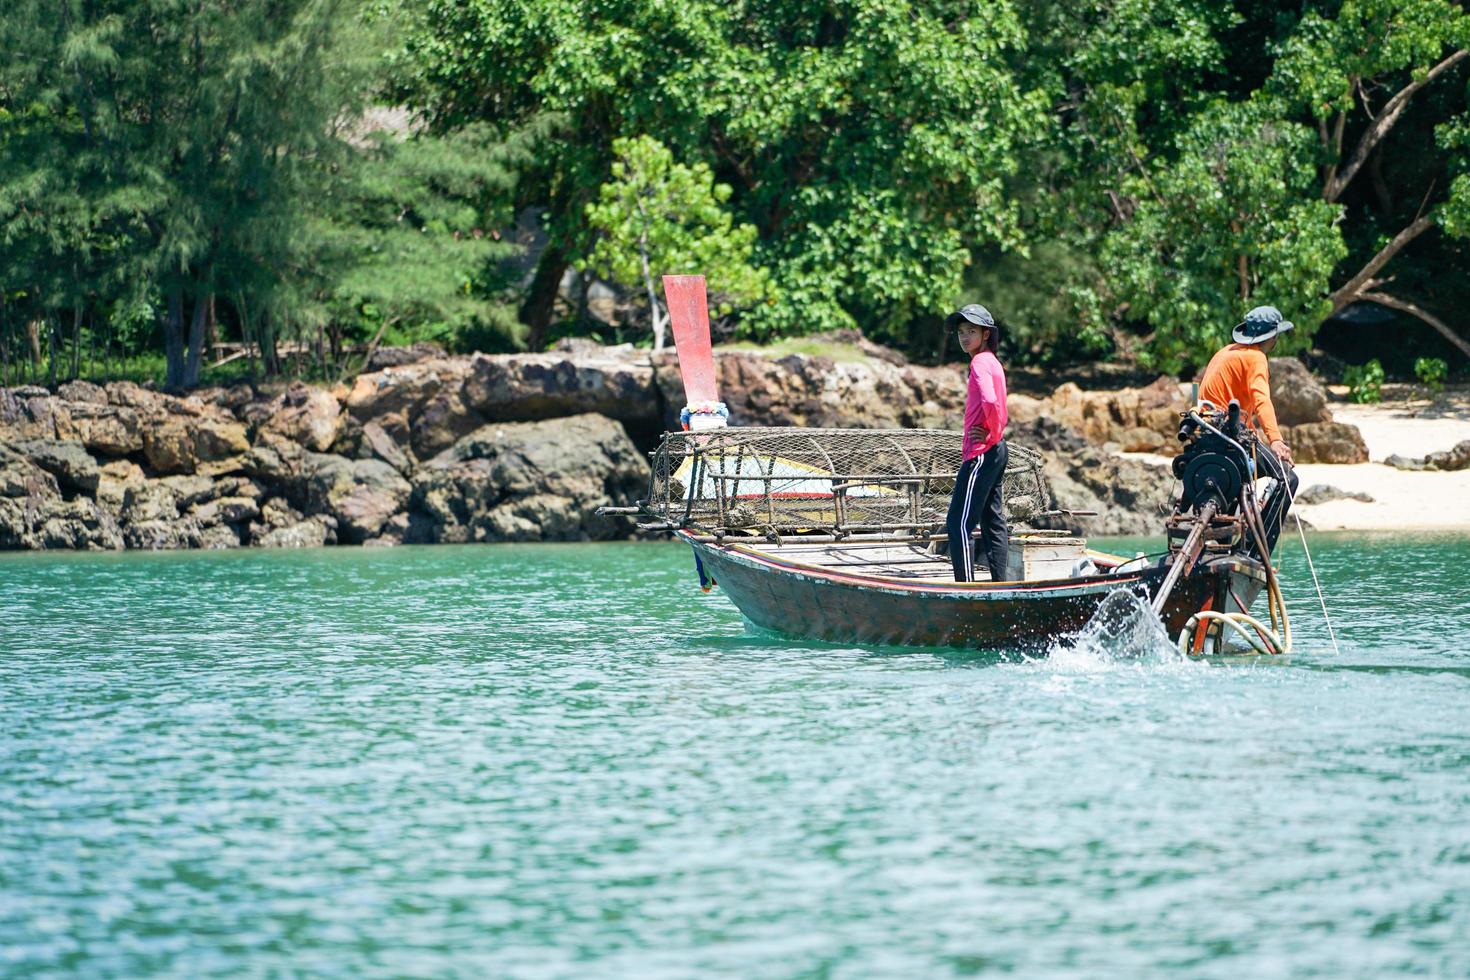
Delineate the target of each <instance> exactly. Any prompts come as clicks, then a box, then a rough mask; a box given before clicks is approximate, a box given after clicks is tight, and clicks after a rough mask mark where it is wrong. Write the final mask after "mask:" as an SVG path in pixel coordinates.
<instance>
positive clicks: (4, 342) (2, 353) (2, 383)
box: [0, 299, 10, 387]
mask: <svg viewBox="0 0 1470 980" xmlns="http://www.w3.org/2000/svg"><path fill="white" fill-rule="evenodd" d="M9 386H10V318H9V317H7V316H6V315H5V303H4V301H3V299H0V387H9Z"/></svg>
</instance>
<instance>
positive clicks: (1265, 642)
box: [1178, 575, 1291, 657]
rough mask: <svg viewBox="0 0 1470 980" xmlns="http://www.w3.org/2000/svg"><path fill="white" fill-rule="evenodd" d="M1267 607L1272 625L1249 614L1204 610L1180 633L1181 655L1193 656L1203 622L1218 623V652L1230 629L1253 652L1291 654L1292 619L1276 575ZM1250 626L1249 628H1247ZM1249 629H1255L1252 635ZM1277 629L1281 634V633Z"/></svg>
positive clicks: (1216, 646) (1270, 586)
mask: <svg viewBox="0 0 1470 980" xmlns="http://www.w3.org/2000/svg"><path fill="white" fill-rule="evenodd" d="M1266 596H1267V608H1268V609H1269V610H1270V612H1271V625H1270V626H1267V625H1266V624H1265V623H1263V622H1261V621H1260V620H1259V619H1256V618H1255V617H1254V616H1252V615H1251V614H1250V613H1247V612H1244V611H1241V612H1232V613H1222V612H1216V611H1214V610H1213V609H1202V610H1200V611H1199V612H1197V613H1195V614H1194V615H1193V616H1190V617H1189V621H1188V622H1186V623H1185V624H1184V629H1182V630H1180V631H1179V643H1178V646H1179V653H1180V654H1181V655H1182V656H1186V657H1189V656H1193V655H1194V653H1193V651H1192V650H1191V649H1190V646H1191V642H1192V640H1193V637H1194V632H1195V630H1197V629H1198V628H1199V625H1200V624H1201V623H1211V622H1213V623H1219V624H1220V627H1219V632H1218V633H1217V634H1216V635H1215V649H1216V652H1219V651H1220V650H1222V649H1223V648H1224V645H1225V631H1226V628H1227V627H1228V628H1229V629H1231V630H1233V631H1234V632H1236V633H1238V634H1240V635H1241V636H1242V637H1244V638H1245V641H1246V642H1247V643H1249V644H1250V645H1251V649H1253V650H1255V651H1256V652H1257V653H1261V654H1267V655H1273V654H1283V653H1290V652H1291V619H1290V618H1289V617H1288V616H1287V615H1286V602H1285V600H1283V599H1282V598H1281V586H1280V585H1278V584H1277V581H1276V576H1275V575H1272V576H1271V578H1270V581H1269V582H1268V583H1267V585H1266ZM1247 627H1249V629H1247ZM1250 630H1254V631H1255V632H1254V633H1252V632H1250ZM1278 630H1279V631H1280V632H1278Z"/></svg>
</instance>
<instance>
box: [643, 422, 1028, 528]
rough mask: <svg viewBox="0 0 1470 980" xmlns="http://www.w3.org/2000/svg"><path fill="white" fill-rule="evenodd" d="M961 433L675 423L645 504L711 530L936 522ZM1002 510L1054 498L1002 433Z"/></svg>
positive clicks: (677, 521)
mask: <svg viewBox="0 0 1470 980" xmlns="http://www.w3.org/2000/svg"><path fill="white" fill-rule="evenodd" d="M961 444H962V437H961V434H960V433H958V432H950V431H947V430H940V429H792V428H744V427H742V428H731V429H718V430H714V431H707V432H673V433H669V434H668V435H666V436H664V440H663V442H662V443H661V444H660V445H659V447H658V449H657V450H656V451H655V452H654V454H653V470H652V476H651V479H650V482H649V490H648V498H647V499H646V500H645V501H643V507H644V510H645V512H646V513H647V514H649V515H650V516H652V517H654V518H655V519H657V520H659V521H662V522H664V523H666V524H668V525H670V526H673V527H684V528H692V529H696V530H701V531H704V532H707V533H713V534H725V533H731V532H745V533H755V534H795V533H802V532H813V533H828V534H832V535H835V536H837V537H845V536H846V535H849V534H856V533H869V532H886V533H905V534H915V535H923V534H927V533H929V532H931V531H934V530H938V529H941V528H942V527H943V526H944V520H945V515H946V513H947V512H948V509H949V498H950V495H951V494H952V492H953V491H954V478H955V474H956V472H957V471H958V470H959V467H960V460H961ZM1007 445H1008V447H1009V450H1010V460H1009V462H1008V464H1007V466H1006V472H1005V477H1004V484H1003V487H1002V494H1003V496H1004V499H1005V503H1006V509H1007V511H1008V513H1009V516H1010V518H1011V519H1012V521H1015V522H1025V521H1028V520H1030V519H1032V518H1034V517H1036V516H1038V515H1040V514H1042V513H1045V512H1047V511H1049V510H1050V509H1051V508H1052V506H1053V501H1052V499H1051V494H1050V490H1049V487H1048V485H1047V483H1046V480H1045V478H1044V477H1043V476H1042V471H1041V468H1042V462H1043V461H1042V458H1041V455H1040V454H1039V453H1037V452H1036V451H1035V450H1032V449H1029V448H1027V447H1024V446H1017V445H1012V444H1009V443H1008V444H1007Z"/></svg>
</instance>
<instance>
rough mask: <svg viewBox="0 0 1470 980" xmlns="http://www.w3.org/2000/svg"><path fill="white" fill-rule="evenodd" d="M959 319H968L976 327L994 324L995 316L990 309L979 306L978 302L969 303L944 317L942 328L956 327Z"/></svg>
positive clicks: (951, 328)
mask: <svg viewBox="0 0 1470 980" xmlns="http://www.w3.org/2000/svg"><path fill="white" fill-rule="evenodd" d="M961 320H968V321H970V322H971V323H973V324H974V325H975V326H977V327H993V326H995V317H993V316H991V315H990V311H989V310H987V309H986V308H985V307H983V306H981V305H980V304H979V303H971V304H970V305H969V306H962V307H960V308H959V309H958V310H956V311H955V312H953V313H951V314H950V315H949V316H947V317H945V318H944V329H946V330H953V329H954V328H955V327H958V326H959V325H960V321H961Z"/></svg>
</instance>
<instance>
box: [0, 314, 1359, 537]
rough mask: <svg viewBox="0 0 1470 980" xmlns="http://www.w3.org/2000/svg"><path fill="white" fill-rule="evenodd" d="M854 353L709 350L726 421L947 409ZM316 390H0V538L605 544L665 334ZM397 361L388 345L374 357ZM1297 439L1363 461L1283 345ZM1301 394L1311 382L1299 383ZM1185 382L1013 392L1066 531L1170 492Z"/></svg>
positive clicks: (950, 420) (938, 424)
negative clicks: (1144, 455) (636, 342)
mask: <svg viewBox="0 0 1470 980" xmlns="http://www.w3.org/2000/svg"><path fill="white" fill-rule="evenodd" d="M853 350H854V357H853V358H852V359H851V360H847V359H843V360H834V359H833V358H830V357H823V356H815V355H805V354H789V355H786V356H774V355H771V354H767V353H763V352H759V351H744V350H739V351H734V350H732V351H720V352H717V367H718V370H719V374H720V383H721V390H722V392H724V397H725V400H726V402H727V404H728V405H729V407H730V411H731V416H732V419H733V421H734V422H736V423H737V424H746V425H800V426H816V427H860V428H890V427H892V428H957V427H958V426H959V423H960V418H961V414H962V409H963V385H962V380H963V375H962V369H961V368H959V367H958V366H949V367H940V368H933V367H921V366H917V365H911V364H907V363H905V362H904V360H903V358H902V357H901V356H899V355H897V354H895V353H894V352H892V351H887V350H885V349H883V348H879V347H876V346H875V345H872V344H868V343H867V342H866V341H861V340H860V339H858V340H854V341H853ZM384 354H385V360H387V361H389V362H390V363H389V365H388V366H384V367H381V368H380V369H378V370H374V371H371V372H369V373H365V374H362V375H359V376H358V377H357V378H356V379H355V380H354V381H353V383H352V384H351V385H350V386H349V385H339V386H337V387H335V388H333V389H330V390H329V389H325V388H319V387H312V386H308V385H305V384H301V383H294V384H290V385H282V386H277V387H274V388H256V387H252V386H250V385H246V384H241V385H236V386H233V387H228V388H211V389H201V390H198V391H195V392H193V393H191V394H189V395H188V396H185V397H179V396H174V395H167V394H163V393H160V392H157V391H153V390H150V389H148V388H145V387H141V386H139V385H136V384H133V383H130V382H115V383H111V384H107V385H105V386H99V385H95V384H91V383H88V382H80V381H78V382H70V383H68V384H63V385H61V386H59V387H58V388H57V389H56V390H55V391H51V390H48V389H46V388H41V387H34V386H31V387H19V388H0V549H36V550H39V549H50V548H63V549H65V548H73V549H122V548H127V549H154V550H156V549H174V548H235V547H242V546H259V547H309V546H319V545H324V544H352V545H369V546H372V545H393V544H402V543H464V542H481V541H533V540H534V541H575V540H608V539H614V538H624V537H628V536H630V535H631V534H633V533H634V529H633V527H632V525H631V523H630V522H628V521H626V520H623V519H612V518H604V517H599V516H597V514H596V510H597V508H598V507H599V506H601V505H603V504H609V503H612V504H627V503H630V502H632V501H633V500H635V499H636V498H637V497H638V496H640V495H641V494H642V493H643V492H644V490H645V489H646V486H647V463H646V459H647V457H646V456H645V453H646V451H647V450H648V449H650V448H651V447H652V445H653V444H654V442H655V441H656V440H657V437H658V434H659V433H660V432H662V431H664V430H665V429H667V428H672V427H674V426H675V425H677V413H678V410H679V408H680V407H682V405H683V401H684V399H683V388H682V382H681V380H680V378H679V374H678V366H677V362H676V360H675V359H674V357H673V355H672V354H665V355H662V356H660V357H657V358H651V357H650V356H649V355H648V353H647V352H646V351H636V350H634V349H632V348H628V347H623V348H604V347H599V346H596V345H591V344H571V345H567V347H566V349H563V350H559V351H557V352H554V353H547V354H525V355H494V356H490V355H480V354H477V355H472V356H457V357H449V356H444V355H442V353H440V352H437V351H434V350H432V349H430V350H423V349H420V350H416V351H388V352H384ZM392 361H398V362H399V363H391V362H392ZM1272 373H1273V381H1275V382H1276V384H1275V385H1273V386H1274V387H1277V388H1278V389H1279V392H1280V393H1279V395H1278V398H1279V400H1278V402H1277V404H1278V406H1281V408H1282V412H1281V414H1282V416H1283V418H1282V422H1283V424H1286V425H1289V426H1291V427H1292V428H1291V429H1290V431H1289V439H1290V440H1291V441H1292V442H1293V444H1294V446H1296V449H1297V455H1298V458H1299V459H1302V460H1303V461H1307V462H1360V461H1364V460H1366V458H1367V452H1366V448H1364V447H1363V443H1362V438H1361V436H1359V435H1358V434H1357V430H1356V429H1354V428H1353V427H1352V426H1346V425H1342V424H1340V423H1335V422H1333V421H1331V416H1330V413H1329V412H1328V411H1327V409H1326V395H1325V393H1323V392H1322V389H1321V387H1320V386H1319V385H1316V383H1315V382H1314V381H1313V380H1312V379H1311V377H1310V375H1309V374H1307V372H1306V371H1305V369H1304V368H1302V367H1301V366H1300V364H1299V363H1297V362H1295V361H1290V360H1286V361H1276V362H1273V366H1272ZM1319 396H1320V397H1319ZM1186 404H1187V386H1181V385H1179V384H1177V383H1175V382H1173V381H1170V380H1168V379H1164V378H1161V379H1159V381H1157V382H1155V383H1154V384H1152V385H1150V386H1148V387H1146V388H1138V389H1125V390H1123V391H1114V392H1084V391H1082V390H1081V389H1079V388H1077V386H1075V385H1063V386H1062V387H1060V388H1058V389H1057V390H1056V391H1054V392H1052V393H1051V394H1050V395H1047V396H1046V397H1028V396H1027V395H1023V394H1017V395H1014V396H1013V397H1012V399H1011V408H1012V419H1013V429H1012V432H1011V438H1013V439H1014V440H1016V441H1018V442H1022V443H1026V444H1028V445H1033V446H1035V447H1037V448H1039V449H1042V450H1044V451H1046V452H1047V454H1048V459H1049V462H1048V464H1047V475H1048V478H1049V479H1050V480H1051V482H1052V485H1053V489H1054V490H1055V491H1056V493H1057V495H1058V497H1059V499H1060V500H1061V501H1063V503H1064V506H1067V507H1070V508H1073V509H1077V510H1096V511H1098V512H1099V514H1100V516H1099V517H1097V518H1079V519H1078V521H1077V525H1076V526H1077V528H1078V530H1081V531H1083V532H1084V533H1090V534H1099V533H1152V532H1153V531H1155V530H1156V529H1157V527H1158V521H1159V515H1160V512H1161V510H1162V509H1164V508H1166V507H1167V505H1168V493H1169V485H1168V480H1167V478H1164V479H1161V478H1160V474H1159V472H1158V468H1157V467H1155V466H1150V465H1148V464H1146V463H1142V462H1139V461H1137V460H1133V459H1128V458H1125V457H1123V456H1120V455H1119V454H1118V453H1119V452H1120V451H1132V452H1153V453H1163V454H1166V455H1167V454H1168V453H1170V452H1172V448H1171V447H1172V444H1173V440H1172V433H1173V431H1174V429H1175V428H1177V420H1178V413H1179V411H1180V410H1181V409H1182V408H1183V407H1184V406H1185V405H1186Z"/></svg>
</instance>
